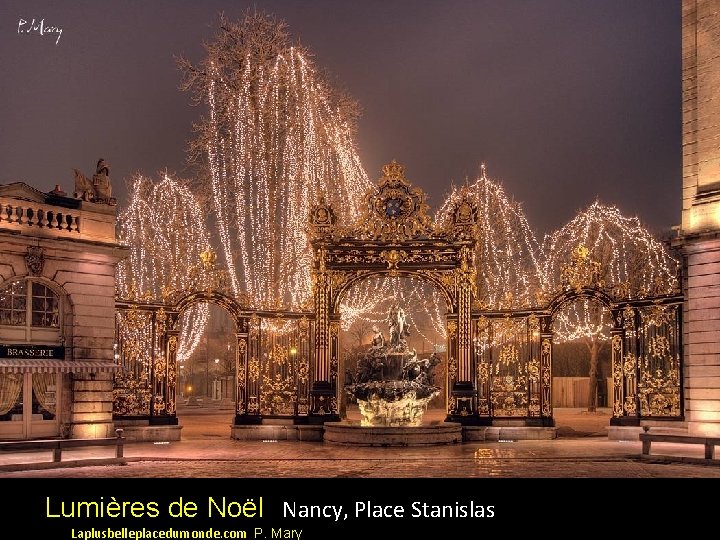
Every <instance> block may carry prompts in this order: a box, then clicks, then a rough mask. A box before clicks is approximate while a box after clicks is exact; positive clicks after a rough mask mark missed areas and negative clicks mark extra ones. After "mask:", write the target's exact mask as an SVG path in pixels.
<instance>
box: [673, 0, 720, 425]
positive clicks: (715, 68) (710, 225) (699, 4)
mask: <svg viewBox="0 0 720 540" xmlns="http://www.w3.org/2000/svg"><path fill="white" fill-rule="evenodd" d="M682 24H683V26H682V55H683V57H682V92H683V110H682V119H683V147H682V150H683V192H682V193H683V195H682V197H683V200H682V225H681V227H680V236H679V239H678V244H679V245H680V246H681V247H682V250H683V253H684V256H685V261H684V263H685V269H684V270H685V271H684V275H685V282H684V294H685V316H684V336H683V338H684V339H683V341H684V365H685V369H684V389H685V392H684V393H685V418H686V420H687V423H688V431H689V432H690V433H698V434H699V433H703V434H714V435H720V1H718V0H683V3H682Z"/></svg>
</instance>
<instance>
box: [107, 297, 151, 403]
mask: <svg viewBox="0 0 720 540" xmlns="http://www.w3.org/2000/svg"><path fill="white" fill-rule="evenodd" d="M153 341H154V335H153V312H152V311H144V310H140V309H129V310H120V311H118V312H117V313H116V345H115V358H116V362H118V363H119V364H120V369H118V371H117V372H116V373H115V376H114V381H113V413H114V414H115V415H119V416H147V415H149V414H150V401H151V399H150V397H151V395H152V373H153V358H152V348H151V347H147V346H146V345H147V344H151V343H152V342H153Z"/></svg>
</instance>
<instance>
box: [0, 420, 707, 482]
mask: <svg viewBox="0 0 720 540" xmlns="http://www.w3.org/2000/svg"><path fill="white" fill-rule="evenodd" d="M230 414H231V413H227V412H222V411H197V412H196V413H194V414H192V415H189V414H187V415H185V416H184V417H183V422H182V423H183V426H184V427H183V440H182V441H179V442H169V443H164V444H157V443H131V444H127V445H125V457H126V458H127V460H128V462H127V464H125V465H121V464H102V465H88V463H89V462H88V461H82V460H88V459H98V460H100V459H104V458H109V457H110V456H112V455H113V452H114V448H112V447H95V448H81V449H75V450H68V451H65V452H63V463H62V464H61V465H62V467H58V466H52V467H49V465H50V464H48V463H44V464H42V463H40V462H48V461H50V453H49V452H32V453H18V454H13V455H0V469H4V470H0V477H4V478H12V477H47V478H140V477H153V478H311V477H328V478H351V477H364V478H388V477H390V478H411V477H420V478H463V477H478V478H480V477H515V478H563V477H572V478H581V477H586V478H720V466H718V465H716V464H715V463H713V464H710V465H708V464H700V463H682V462H677V461H671V462H667V461H665V460H663V459H662V458H661V457H658V458H656V459H652V460H648V459H645V460H641V459H640V450H641V448H640V443H639V442H638V441H614V440H608V438H607V437H606V436H603V431H602V426H603V425H605V424H604V422H605V421H606V420H607V418H602V417H598V418H596V419H593V418H579V421H575V423H574V424H573V425H572V426H571V425H565V426H560V424H559V427H561V429H559V433H560V435H559V437H558V438H557V439H555V440H546V441H510V442H472V443H471V442H467V443H462V444H456V445H450V446H433V447H407V448H375V447H348V446H337V445H332V444H327V443H321V442H320V443H319V442H286V441H279V442H276V441H268V442H263V441H235V440H231V439H230V438H229V415H230ZM583 422H584V423H583ZM598 426H599V427H598ZM656 446H657V453H666V452H667V453H668V454H672V455H674V456H684V457H702V448H701V447H697V448H696V447H695V446H694V445H661V444H656V445H654V446H653V452H654V453H655V447H656ZM73 461H76V463H73ZM108 461H109V460H108ZM719 463H720V462H719ZM79 464H81V465H83V466H72V465H79ZM12 466H15V467H21V468H22V470H8V469H9V468H10V467H12ZM39 467H49V468H39Z"/></svg>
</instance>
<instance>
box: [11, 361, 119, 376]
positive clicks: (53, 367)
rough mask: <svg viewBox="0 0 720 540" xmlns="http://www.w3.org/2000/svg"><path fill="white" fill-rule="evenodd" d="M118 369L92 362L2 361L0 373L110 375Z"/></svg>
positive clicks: (110, 364) (111, 365) (115, 365)
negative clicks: (109, 373)
mask: <svg viewBox="0 0 720 540" xmlns="http://www.w3.org/2000/svg"><path fill="white" fill-rule="evenodd" d="M118 367H119V366H118V365H117V364H113V363H111V362H95V361H92V360H72V361H71V360H49V359H48V360H40V359H37V360H33V359H20V358H13V359H0V373H108V372H113V371H116V370H117V369H118Z"/></svg>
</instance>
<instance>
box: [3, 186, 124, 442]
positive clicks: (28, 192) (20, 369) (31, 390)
mask: <svg viewBox="0 0 720 540" xmlns="http://www.w3.org/2000/svg"><path fill="white" fill-rule="evenodd" d="M115 209H116V207H115V206H113V205H111V204H108V201H103V202H100V203H98V202H88V201H86V200H82V199H80V198H73V197H67V196H65V194H64V193H62V192H60V191H59V189H56V191H53V192H50V193H42V192H40V191H38V190H36V189H34V188H33V187H31V186H28V185H27V184H24V183H20V182H18V183H11V184H5V185H0V439H31V438H44V437H54V436H61V437H73V438H95V437H109V436H113V435H114V433H113V417H112V405H113V394H112V390H113V388H112V373H113V370H114V369H115V363H114V358H113V357H114V350H113V344H114V341H115V267H116V264H117V262H118V261H119V260H121V259H122V258H123V257H124V256H125V250H124V249H123V248H122V247H120V246H119V245H118V244H117V242H116V239H115V224H116V215H115Z"/></svg>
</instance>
